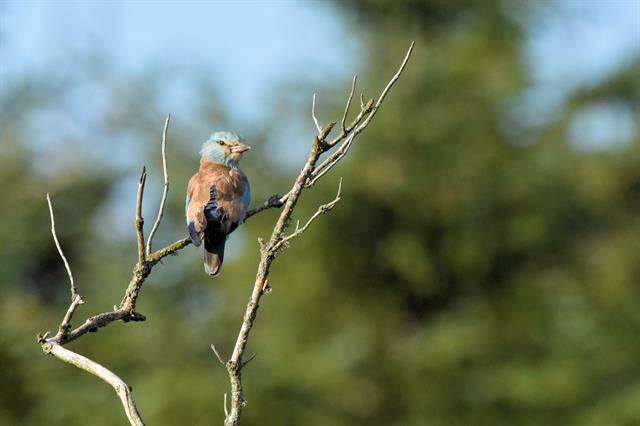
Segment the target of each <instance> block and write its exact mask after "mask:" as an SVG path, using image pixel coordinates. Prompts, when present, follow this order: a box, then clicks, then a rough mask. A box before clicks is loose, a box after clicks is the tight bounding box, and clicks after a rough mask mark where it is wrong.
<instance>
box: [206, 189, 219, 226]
mask: <svg viewBox="0 0 640 426" xmlns="http://www.w3.org/2000/svg"><path fill="white" fill-rule="evenodd" d="M209 194H210V197H209V202H208V203H207V204H205V205H204V217H205V219H206V220H207V222H219V221H220V219H221V216H222V215H221V212H220V209H219V208H218V204H217V203H216V186H215V185H211V189H210V190H209Z"/></svg>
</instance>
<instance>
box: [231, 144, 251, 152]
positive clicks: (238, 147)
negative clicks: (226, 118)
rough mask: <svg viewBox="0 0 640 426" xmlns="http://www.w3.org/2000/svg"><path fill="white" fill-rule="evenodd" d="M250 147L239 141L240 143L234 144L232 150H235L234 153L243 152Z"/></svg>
mask: <svg viewBox="0 0 640 426" xmlns="http://www.w3.org/2000/svg"><path fill="white" fill-rule="evenodd" d="M250 149H251V147H250V146H248V145H243V144H241V143H239V144H238V145H234V146H232V147H231V152H233V153H234V154H235V153H237V154H242V153H243V152H246V151H249V150H250Z"/></svg>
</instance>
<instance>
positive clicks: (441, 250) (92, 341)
mask: <svg viewBox="0 0 640 426" xmlns="http://www.w3.org/2000/svg"><path fill="white" fill-rule="evenodd" d="M245 7H249V6H245ZM331 7H332V8H333V9H335V13H336V14H337V15H339V16H340V17H341V18H340V19H343V20H344V21H345V22H346V23H347V25H348V26H349V28H352V29H357V37H358V40H359V43H360V44H359V52H360V54H361V56H362V63H361V65H359V68H360V69H359V70H358V71H359V72H358V73H359V81H360V82H361V84H363V85H364V91H365V93H366V94H367V95H369V96H374V94H375V93H377V91H378V90H379V88H381V87H382V86H383V85H384V83H385V82H386V80H388V78H389V77H390V76H391V75H392V73H393V72H394V70H395V68H396V66H397V65H398V63H399V61H400V59H401V56H402V54H403V52H404V51H405V49H406V47H407V46H408V43H409V41H410V40H415V41H416V51H415V54H414V57H413V59H412V62H411V63H410V65H409V67H408V69H407V71H406V73H405V75H404V76H403V78H402V79H401V80H400V82H399V84H398V86H397V87H396V89H395V90H394V91H393V92H392V93H391V95H390V97H389V99H388V102H386V104H385V105H384V107H383V108H382V110H381V111H380V113H379V115H378V116H377V117H376V120H375V122H374V123H373V125H372V126H370V128H369V129H368V130H367V131H366V132H365V133H364V134H363V135H362V137H361V138H360V140H359V142H358V143H357V144H356V145H355V146H354V149H353V151H352V152H351V154H350V157H349V158H348V159H347V160H346V161H345V162H344V164H343V165H341V166H340V167H339V169H338V170H337V171H336V172H335V173H334V174H332V175H330V177H328V178H327V179H325V180H324V181H323V182H322V184H321V185H319V186H318V187H317V188H314V189H313V190H312V191H309V192H308V193H306V194H304V197H303V199H302V206H301V208H300V209H299V211H298V217H301V218H302V217H306V215H307V214H309V213H311V212H312V211H313V210H314V209H315V207H316V206H317V204H319V203H321V202H323V201H325V200H328V199H330V198H331V197H332V195H333V192H334V191H335V185H336V182H337V179H338V176H343V177H344V192H343V194H344V197H343V200H342V202H341V203H340V204H339V205H338V207H337V208H336V209H335V210H334V211H333V212H332V213H331V214H330V215H327V216H325V217H323V218H322V220H321V221H319V222H316V223H315V224H314V226H313V227H312V229H310V231H309V232H308V233H307V234H305V236H304V238H302V239H300V240H298V241H296V242H295V243H294V245H293V246H292V247H291V248H290V249H289V250H288V252H287V253H286V255H284V256H282V257H281V258H279V259H278V260H277V262H276V264H275V267H274V270H273V272H272V277H271V283H272V286H273V289H274V290H273V292H272V293H271V294H270V295H269V296H267V297H265V298H264V299H263V300H264V302H263V304H262V308H261V309H260V311H259V317H258V321H257V324H256V326H255V327H254V330H253V334H252V336H251V339H250V343H249V351H256V352H257V353H258V356H257V358H256V360H254V361H253V362H252V363H251V364H250V365H249V366H248V367H247V370H246V372H245V374H244V380H245V388H246V389H245V394H246V395H245V397H246V398H247V400H248V406H247V409H246V410H245V413H244V414H245V416H244V421H245V423H246V424H273V425H282V424H304V425H358V424H363V425H364V424H367V425H371V424H374V425H375V424H394V425H425V424H429V425H451V424H460V425H463V424H464V425H467V424H473V425H495V424H509V425H513V424H517V425H539V424H563V425H564V424H576V425H603V424H620V425H623V424H636V423H637V422H638V420H639V419H640V404H639V403H638V401H639V400H640V367H639V366H638V365H636V364H638V361H637V360H638V359H639V358H640V341H639V340H638V339H637V334H638V330H640V288H639V285H638V276H640V245H639V243H638V241H640V130H639V126H638V117H639V116H640V115H639V114H640V58H638V57H637V56H634V57H630V58H629V59H628V60H627V61H625V62H624V63H623V64H622V65H620V66H618V67H616V68H615V69H614V70H613V71H611V72H609V73H607V74H606V76H605V77H603V78H601V79H600V80H599V81H598V82H597V83H594V84H590V85H586V86H579V87H576V88H574V89H573V90H572V91H571V92H570V93H568V94H567V95H566V97H565V99H564V101H563V102H561V103H560V104H559V105H556V106H555V107H551V106H548V104H544V103H542V107H540V105H539V104H535V102H534V103H532V102H529V101H528V99H529V95H530V91H531V86H532V85H533V83H534V82H533V77H532V71H531V66H530V64H529V63H528V62H527V59H526V58H525V56H524V54H523V51H524V48H525V45H526V43H527V39H528V33H527V31H528V30H527V28H529V27H530V26H531V25H532V24H531V23H532V22H533V23H535V22H537V21H539V20H542V19H543V17H544V16H545V15H547V14H553V13H556V8H557V7H558V5H557V4H554V3H547V2H539V3H538V2H530V3H510V2H500V1H492V2H487V1H470V2H459V1H415V0H411V1H409V0H407V1H398V2H390V1H384V0H362V1H358V2H354V3H349V4H348V5H345V4H343V3H336V4H334V5H333V6H331ZM0 13H2V11H1V10H0ZM639 25H640V24H639ZM636 29H637V28H636ZM632 36H633V37H636V39H638V38H640V35H639V33H638V32H636V33H635V34H632ZM0 37H2V35H1V34H0ZM328 48H330V47H328ZM72 60H73V63H74V72H73V73H70V74H69V75H68V76H66V77H55V78H52V77H51V76H48V75H47V74H46V73H40V74H30V75H24V76H22V77H21V78H17V79H16V78H13V79H9V78H7V79H4V81H3V88H2V98H1V99H0V108H1V111H2V114H1V116H0V120H1V121H0V140H1V145H0V183H1V184H2V185H1V187H2V188H3V189H2V203H1V204H0V224H1V225H0V240H1V241H2V242H3V244H2V245H1V246H0V247H1V256H0V286H1V287H0V289H1V291H2V297H1V298H0V319H1V321H2V324H3V326H2V327H0V339H1V341H2V345H0V365H1V366H2V368H1V369H0V386H1V390H2V391H1V393H0V424H25V425H36V424H56V425H58V424H60V425H61V424H83V425H84V424H96V425H113V424H124V422H125V418H124V415H123V413H122V412H121V408H120V405H119V402H118V400H117V398H116V397H115V396H114V394H113V392H112V390H111V389H110V388H108V387H107V386H106V385H105V384H104V383H102V382H100V381H98V380H97V379H95V378H94V377H92V376H89V375H87V374H84V373H82V372H80V371H78V370H76V369H74V368H72V367H69V366H67V365H64V364H62V363H60V362H59V361H57V360H55V359H53V358H48V357H45V356H43V355H42V353H41V351H40V348H39V346H38V345H37V344H36V343H35V334H36V333H38V332H42V331H43V330H53V329H55V327H56V325H57V324H58V323H59V320H60V318H61V316H62V314H63V313H64V310H65V306H66V304H67V299H68V286H67V280H66V274H65V272H64V269H63V265H62V263H61V262H60V260H59V257H58V254H57V252H56V250H55V246H54V244H53V242H52V239H51V236H50V232H49V221H48V220H49V219H48V215H47V211H46V203H45V199H44V194H45V192H50V193H51V194H52V197H53V202H54V209H55V211H56V217H57V229H58V235H59V237H60V238H61V241H62V245H63V247H64V248H65V251H66V254H67V257H68V258H69V260H70V262H71V265H72V268H73V270H74V272H75V275H76V281H77V283H78V285H79V287H80V291H81V293H82V294H83V296H84V298H85V300H86V301H87V304H85V305H83V306H82V307H81V308H80V309H79V311H78V313H77V316H78V319H77V321H79V320H80V318H83V317H86V316H87V315H91V314H94V313H97V312H100V311H104V310H107V309H109V308H110V307H111V306H112V305H113V304H115V303H118V302H119V300H120V298H121V295H122V293H123V290H124V288H125V287H126V284H127V282H128V278H129V275H130V271H131V266H132V265H133V262H134V261H135V252H134V233H133V225H132V223H133V205H134V197H135V194H134V192H135V179H136V175H137V173H138V171H139V168H138V167H139V166H141V165H142V164H143V163H146V164H148V165H149V166H150V167H151V172H152V174H151V175H150V178H149V180H148V188H149V191H148V192H149V196H148V197H147V203H146V205H145V214H146V217H147V222H149V221H150V218H151V217H153V214H154V212H155V210H156V208H157V204H156V201H157V199H158V196H159V193H160V184H161V177H160V175H159V174H158V173H159V171H160V152H159V148H160V145H159V143H160V132H161V127H162V122H163V119H164V116H165V114H166V112H169V111H172V109H171V105H172V102H171V97H172V96H173V95H175V93H166V92H165V91H164V90H160V89H159V87H160V84H161V82H162V81H164V80H166V79H169V78H174V79H176V81H177V83H176V84H177V85H178V87H179V88H178V90H177V94H178V96H182V95H183V94H184V93H185V92H186V93H188V94H190V98H189V99H191V101H190V102H189V103H190V110H189V111H188V112H182V113H178V114H176V116H177V117H175V119H174V122H173V124H172V125H171V128H170V133H169V135H170V142H169V149H168V151H169V154H168V155H169V169H170V175H171V181H172V187H171V193H170V199H169V202H170V205H169V209H170V210H169V212H168V213H169V214H168V217H167V218H166V220H165V222H164V224H163V227H162V228H161V229H160V232H159V237H158V238H159V239H158V243H156V245H159V244H160V243H166V242H170V241H173V240H175V239H177V238H181V237H182V236H183V235H184V234H185V230H184V226H183V218H182V215H183V202H184V187H185V186H186V182H187V180H188V178H189V176H190V174H191V173H193V172H194V170H195V168H196V167H197V155H196V153H197V150H198V146H199V144H200V142H201V141H202V140H204V139H205V138H206V136H207V134H208V133H209V132H210V131H211V130H213V129H218V128H222V127H229V126H233V125H234V123H232V122H231V121H232V120H230V118H229V117H228V114H227V112H226V111H225V109H224V108H223V107H221V106H220V102H218V101H217V100H218V99H220V97H221V96H222V94H223V92H224V90H228V89H225V88H221V87H219V86H216V85H215V84H213V83H211V82H212V81H215V70H213V71H212V70H210V69H201V68H197V67H193V68H190V67H189V66H188V65H183V66H181V67H173V68H172V67H170V66H165V67H159V66H156V65H157V64H151V65H149V66H147V67H143V68H142V69H140V70H138V71H136V72H135V73H131V74H130V75H127V76H126V78H118V79H114V78H110V75H111V74H112V72H113V68H114V67H115V66H116V65H114V64H112V63H109V61H106V60H104V58H102V57H101V55H100V53H99V50H97V51H96V52H92V54H83V55H80V56H78V57H74V58H73V59H72ZM223 64H224V63H223V62H222V63H221V66H223ZM354 71H355V70H354ZM212 73H213V74H212ZM176 75H177V77H176ZM348 85H349V80H348V79H344V80H341V81H334V82H333V83H331V84H328V85H327V86H326V87H319V88H318V89H319V91H320V93H321V98H320V102H321V103H320V106H321V108H320V115H321V116H322V117H324V118H325V119H329V118H331V117H339V116H340V111H341V108H342V105H343V101H344V98H345V96H346V91H347V90H348ZM300 86H301V83H283V84H281V85H280V86H278V87H274V88H273V94H274V96H273V98H272V102H273V104H272V105H269V107H268V109H269V110H270V113H269V114H268V117H267V118H266V119H265V120H264V122H262V123H257V124H256V123H254V125H253V126H248V128H247V129H241V130H242V131H243V132H244V133H245V134H246V136H247V137H248V139H249V140H250V141H251V142H252V145H254V146H255V147H256V149H254V151H252V152H251V154H250V155H248V156H247V160H246V164H245V166H244V169H245V170H246V172H247V174H248V176H249V178H250V179H251V180H252V182H254V183H253V193H254V200H253V202H254V203H257V202H260V201H262V200H263V199H264V197H266V196H268V195H270V194H271V193H273V192H278V191H280V192H282V191H283V190H284V189H285V188H286V187H287V184H288V182H289V181H290V180H291V178H292V176H293V171H294V170H295V167H294V166H295V165H297V164H298V159H299V158H300V159H301V158H302V156H301V155H298V154H300V153H301V151H300V149H301V148H300V147H295V145H298V146H303V147H304V146H305V145H306V144H307V143H308V142H309V140H310V137H311V135H312V133H311V123H310V119H309V117H308V115H309V113H308V106H309V104H310V95H311V91H309V92H308V93H306V92H305V93H303V92H302V91H301V90H300ZM323 94H324V95H323ZM85 103H92V104H96V105H99V106H100V108H99V114H97V115H94V116H90V115H88V114H79V115H78V116H67V115H64V114H63V113H62V112H60V111H66V109H64V108H62V106H64V105H84V104H85ZM545 105H546V106H545ZM80 110H82V108H80ZM79 122H82V124H81V125H80V124H79ZM267 124H268V127H267ZM75 126H80V127H82V128H86V129H87V130H86V132H85V133H81V134H78V133H74V132H73V131H71V130H73V129H74V127H75ZM296 126H297V127H296ZM287 128H293V130H296V129H298V130H299V129H303V130H304V131H303V132H300V133H298V134H296V133H295V132H293V133H292V134H295V135H296V138H295V139H292V138H291V137H290V134H289V133H287V132H288V131H287V130H282V131H281V134H282V135H285V136H286V138H285V139H286V140H275V139H278V138H274V135H273V134H269V133H270V132H273V131H274V130H273V129H287ZM67 129H71V130H69V131H68V132H66V130H67ZM265 129H266V130H265ZM300 135H302V138H300ZM283 145H284V146H285V147H287V148H286V149H285V150H282V149H280V150H278V149H277V147H278V146H280V147H282V146H283ZM299 151H300V152H299ZM274 152H280V153H282V152H285V153H289V152H290V153H291V155H290V157H291V158H287V159H286V161H279V160H278V159H276V158H274ZM279 155H281V156H282V155H283V154H279ZM280 160H282V159H280ZM300 164H301V162H300ZM275 215H276V213H275V212H266V213H263V214H262V215H260V216H258V217H256V218H255V219H252V220H251V221H250V222H249V223H247V224H246V225H245V226H244V227H243V229H241V230H240V231H238V232H237V233H236V234H234V236H233V237H232V239H231V241H230V245H231V252H230V254H229V258H228V260H226V262H225V267H224V269H223V273H222V274H221V276H220V277H219V278H216V279H214V280H212V279H210V278H209V277H207V276H205V275H204V273H203V272H202V267H201V260H200V259H201V257H200V254H199V253H198V252H196V250H195V249H194V248H192V247H190V248H188V249H187V250H185V251H184V252H183V253H181V254H180V255H179V256H178V257H175V258H170V259H167V261H166V262H165V263H164V265H161V266H159V268H158V269H157V270H154V274H153V275H152V276H151V278H150V279H149V280H148V281H147V283H146V285H145V289H144V291H143V294H142V296H141V299H140V302H139V310H140V311H141V312H142V313H144V314H145V315H147V317H148V320H147V321H146V322H144V323H129V324H121V323H116V324H113V325H111V326H109V327H107V328H104V329H101V330H100V332H99V333H97V334H91V335H87V336H85V337H83V338H81V339H79V340H78V341H76V342H73V343H72V344H70V345H69V346H70V348H71V349H72V350H74V351H77V352H79V353H81V354H85V355H87V356H89V357H90V358H92V359H94V360H96V361H98V362H101V363H104V364H105V365H106V366H108V367H109V368H111V369H113V370H114V371H115V372H116V373H118V374H120V375H121V376H122V377H123V378H124V379H125V380H126V381H127V382H128V383H129V384H130V385H132V386H133V388H134V390H135V398H136V401H137V403H138V406H139V408H140V410H141V412H142V414H143V416H144V418H145V420H146V421H147V422H148V424H151V425H175V424H185V425H186V424H193V425H200V424H203V425H204V424H211V423H212V422H213V423H214V424H216V423H218V424H221V423H222V419H223V412H222V395H223V394H224V392H227V391H228V382H227V379H226V374H225V372H224V371H223V369H221V368H220V367H219V365H218V364H217V361H216V360H215V358H214V357H213V355H212V353H211V351H210V349H209V344H210V343H212V342H215V343H216V345H217V346H218V347H219V348H221V349H222V350H223V352H224V353H226V352H228V351H229V350H230V348H231V347H232V344H233V341H234V338H235V336H236V335H237V331H238V327H239V325H240V321H241V315H242V313H243V312H244V306H245V303H246V300H247V298H248V296H249V292H250V287H251V284H252V282H253V281H252V279H253V276H254V273H255V268H256V261H257V259H258V253H257V244H256V243H255V241H256V238H257V237H259V236H266V235H267V233H268V232H269V230H270V229H271V225H272V222H273V220H274V218H275Z"/></svg>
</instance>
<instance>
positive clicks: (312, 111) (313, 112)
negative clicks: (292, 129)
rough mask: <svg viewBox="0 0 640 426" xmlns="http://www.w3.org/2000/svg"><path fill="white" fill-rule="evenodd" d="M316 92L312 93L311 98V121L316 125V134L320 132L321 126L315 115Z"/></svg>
mask: <svg viewBox="0 0 640 426" xmlns="http://www.w3.org/2000/svg"><path fill="white" fill-rule="evenodd" d="M317 97H318V95H317V94H315V93H314V94H313V97H312V98H311V118H313V122H314V123H315V125H316V130H317V131H318V135H319V134H320V133H322V127H320V124H319V123H318V118H317V117H316V103H317Z"/></svg>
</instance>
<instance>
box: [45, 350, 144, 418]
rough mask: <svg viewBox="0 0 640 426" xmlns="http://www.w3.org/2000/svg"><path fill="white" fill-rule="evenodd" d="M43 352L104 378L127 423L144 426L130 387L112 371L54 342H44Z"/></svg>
mask: <svg viewBox="0 0 640 426" xmlns="http://www.w3.org/2000/svg"><path fill="white" fill-rule="evenodd" d="M42 349H43V350H44V351H45V353H49V354H51V355H53V356H55V357H56V358H58V359H59V360H61V361H64V362H66V363H69V364H71V365H74V366H76V367H78V368H80V369H82V370H84V371H86V372H88V373H91V374H93V375H94V376H96V377H98V378H100V379H102V380H104V381H105V382H107V383H108V384H109V385H111V387H112V388H113V389H114V390H115V391H116V394H117V395H118V397H119V398H120V402H121V403H122V407H123V408H124V412H125V414H126V415H127V419H129V423H131V425H134V426H144V422H143V421H142V418H141V417H140V414H139V413H138V408H137V407H136V404H135V402H134V401H133V395H132V394H131V388H130V387H129V385H127V384H126V383H125V382H124V380H122V379H121V378H120V377H118V376H116V375H115V374H114V373H113V372H111V371H110V370H108V369H107V368H105V367H104V366H102V365H100V364H98V363H97V362H95V361H92V360H90V359H89V358H87V357H84V356H82V355H80V354H77V353H75V352H72V351H70V350H69V349H66V348H63V347H62V346H60V345H58V344H55V343H45V344H44V345H43V346H42Z"/></svg>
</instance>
